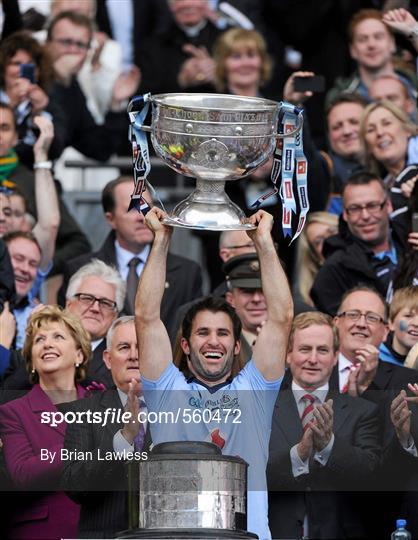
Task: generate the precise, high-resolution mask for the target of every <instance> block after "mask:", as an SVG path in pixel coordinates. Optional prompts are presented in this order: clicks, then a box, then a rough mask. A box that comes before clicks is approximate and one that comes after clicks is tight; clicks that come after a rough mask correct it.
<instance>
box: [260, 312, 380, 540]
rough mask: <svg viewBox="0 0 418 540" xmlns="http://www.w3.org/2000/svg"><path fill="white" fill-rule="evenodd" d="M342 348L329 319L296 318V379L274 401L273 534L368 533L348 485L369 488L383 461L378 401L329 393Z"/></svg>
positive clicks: (292, 353) (292, 359) (292, 360)
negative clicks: (380, 449)
mask: <svg viewBox="0 0 418 540" xmlns="http://www.w3.org/2000/svg"><path fill="white" fill-rule="evenodd" d="M337 350H338V336H337V333H336V330H335V328H334V327H333V324H332V319H331V318H330V317H328V316H327V315H325V314H323V313H317V312H307V313H302V314H300V315H298V316H297V317H295V319H294V322H293V325H292V330H291V333H290V336H289V350H288V355H287V362H288V364H289V366H290V372H291V377H290V378H291V379H292V380H291V383H290V384H289V386H288V387H287V389H285V390H283V389H282V390H281V391H280V394H279V397H278V399H277V403H276V407H275V412H274V414H273V422H272V433H271V438H270V456H269V463H268V468H267V477H268V483H269V524H270V529H271V532H272V537H273V538H301V537H305V536H306V537H307V538H364V537H365V529H364V525H363V523H362V520H361V518H360V516H359V515H358V513H357V511H356V510H357V509H356V504H355V500H354V498H352V497H351V496H350V494H349V493H348V491H349V490H353V489H360V488H362V487H364V486H365V483H366V482H367V478H368V477H369V476H370V475H371V474H372V473H373V471H375V470H376V468H377V466H378V464H379V448H378V433H377V430H378V420H377V407H376V406H375V405H373V404H371V403H368V402H367V401H365V400H362V399H360V398H357V399H352V398H350V397H349V396H343V395H341V394H339V393H338V392H331V391H330V386H329V382H328V381H329V378H330V375H331V372H332V369H333V367H334V365H335V364H336V362H337Z"/></svg>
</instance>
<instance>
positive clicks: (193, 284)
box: [58, 231, 202, 333]
mask: <svg viewBox="0 0 418 540" xmlns="http://www.w3.org/2000/svg"><path fill="white" fill-rule="evenodd" d="M93 258H95V259H99V260H101V261H103V262H105V263H106V264H109V265H111V266H114V267H115V268H117V261H116V250H115V233H114V232H113V231H111V232H110V233H109V235H108V236H107V238H106V240H105V241H104V243H103V245H102V247H101V248H100V249H99V250H98V251H96V252H95V253H90V254H86V255H81V256H80V257H76V258H75V259H73V260H71V261H69V262H68V263H67V264H66V266H65V269H64V282H63V285H62V287H61V289H60V291H59V297H58V300H59V303H60V304H61V305H62V306H63V305H64V304H65V292H66V290H67V287H68V281H69V280H70V277H71V276H72V275H73V274H74V273H75V272H76V271H77V270H78V269H79V268H81V267H82V266H83V265H85V264H87V263H88V262H90V261H91V259H93ZM200 296H202V275H201V271H200V267H199V265H198V264H197V263H195V262H193V261H191V260H189V259H186V258H184V257H180V256H178V255H172V254H171V253H169V254H168V257H167V276H166V288H165V292H164V296H163V299H162V303H161V320H162V321H163V322H164V324H165V325H166V327H167V330H168V331H169V333H171V327H172V325H173V324H175V314H176V311H177V309H178V308H179V307H180V306H181V305H182V304H185V303H186V302H190V301H191V300H194V299H195V298H199V297H200ZM124 312H125V314H132V313H130V312H129V311H128V306H127V305H126V303H125V307H124Z"/></svg>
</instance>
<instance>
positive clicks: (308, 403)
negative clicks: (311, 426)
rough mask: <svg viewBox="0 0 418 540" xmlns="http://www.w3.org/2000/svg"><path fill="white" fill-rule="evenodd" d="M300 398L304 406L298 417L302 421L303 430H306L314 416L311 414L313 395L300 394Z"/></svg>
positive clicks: (313, 401)
mask: <svg viewBox="0 0 418 540" xmlns="http://www.w3.org/2000/svg"><path fill="white" fill-rule="evenodd" d="M301 399H302V400H303V401H304V402H305V408H304V410H303V412H302V415H301V417H300V419H301V421H302V428H303V431H306V430H307V428H308V423H309V422H312V420H314V418H315V417H314V414H313V411H314V408H315V407H314V403H315V396H313V395H312V394H305V395H304V396H302V398H301Z"/></svg>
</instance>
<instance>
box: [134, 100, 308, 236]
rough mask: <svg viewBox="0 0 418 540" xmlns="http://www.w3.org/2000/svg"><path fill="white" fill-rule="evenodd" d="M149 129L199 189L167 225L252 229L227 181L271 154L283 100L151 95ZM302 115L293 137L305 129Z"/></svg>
mask: <svg viewBox="0 0 418 540" xmlns="http://www.w3.org/2000/svg"><path fill="white" fill-rule="evenodd" d="M148 101H150V102H151V103H152V125H151V127H149V126H144V125H142V126H141V128H140V129H142V130H143V131H148V132H150V133H151V140H152V144H153V146H154V149H155V152H156V153H157V155H158V156H159V157H160V158H161V159H163V160H164V161H165V163H167V165H168V166H169V167H170V168H171V169H174V170H175V171H176V172H178V173H181V174H184V175H185V176H191V177H195V178H196V189H195V190H194V191H193V192H192V193H191V194H190V195H189V196H188V197H187V198H186V199H185V200H183V201H181V202H180V203H179V204H177V206H176V207H175V208H174V210H173V212H172V214H171V216H170V217H169V218H167V220H166V223H167V224H168V225H172V226H178V227H187V228H191V229H206V230H212V231H223V230H240V229H244V230H245V229H251V228H253V227H252V225H250V224H249V223H247V222H246V218H245V214H244V212H243V211H242V210H241V209H240V208H239V207H238V206H237V205H236V204H234V203H233V202H232V201H231V199H230V198H229V197H228V195H227V194H226V193H225V182H226V181H227V180H239V179H241V178H244V177H246V176H248V175H250V174H251V173H252V172H254V171H255V169H257V167H259V166H260V165H262V164H263V163H265V162H266V161H267V160H268V159H269V158H270V156H271V155H272V154H273V152H274V149H275V146H276V139H277V138H282V137H284V135H283V134H279V133H277V125H278V118H279V113H280V108H281V106H280V104H279V103H277V102H275V101H270V100H267V99H261V98H255V97H244V96H234V95H226V94H159V95H155V96H149V97H148ZM302 123H303V120H302V115H301V114H299V115H298V121H297V123H296V124H297V125H296V127H295V129H294V130H293V131H292V132H290V133H286V136H292V135H294V134H295V133H297V132H298V131H299V130H300V128H301V127H302Z"/></svg>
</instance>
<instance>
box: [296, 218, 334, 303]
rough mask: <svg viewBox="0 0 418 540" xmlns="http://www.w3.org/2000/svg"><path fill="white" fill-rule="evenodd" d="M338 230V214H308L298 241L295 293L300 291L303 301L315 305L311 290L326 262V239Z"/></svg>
mask: <svg viewBox="0 0 418 540" xmlns="http://www.w3.org/2000/svg"><path fill="white" fill-rule="evenodd" d="M337 232H338V216H336V215H335V214H330V213H328V212H313V213H311V214H308V219H307V221H306V225H305V228H304V229H303V231H302V233H301V235H300V237H299V243H298V249H297V264H296V276H295V283H294V293H295V294H297V293H299V295H300V297H301V299H302V300H303V302H304V303H305V304H307V305H309V306H314V303H313V301H312V299H311V296H310V290H311V287H312V285H313V282H314V280H315V277H316V274H317V272H318V270H319V268H320V267H321V265H322V264H323V262H324V256H323V254H322V247H323V244H324V241H325V240H326V239H327V238H328V237H329V236H332V235H334V234H337Z"/></svg>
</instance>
